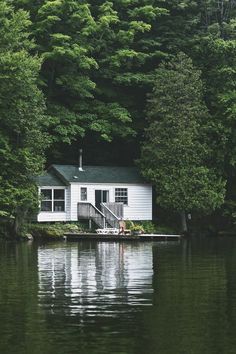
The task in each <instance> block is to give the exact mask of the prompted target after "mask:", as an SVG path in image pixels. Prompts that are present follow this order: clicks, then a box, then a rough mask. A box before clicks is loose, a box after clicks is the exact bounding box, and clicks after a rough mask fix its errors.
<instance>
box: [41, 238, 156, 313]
mask: <svg viewBox="0 0 236 354" xmlns="http://www.w3.org/2000/svg"><path fill="white" fill-rule="evenodd" d="M38 274H39V290H38V301H39V305H40V306H41V307H43V308H45V309H47V310H48V311H50V313H52V314H55V313H61V312H62V311H63V312H64V314H67V315H77V314H80V315H85V314H86V316H87V317H88V316H95V315H96V316H106V317H109V316H112V317H115V316H120V315H121V313H122V312H125V313H126V314H127V312H129V311H132V309H133V308H134V306H135V311H137V307H138V306H147V305H151V304H152V292H153V287H152V280H153V279H152V278H153V258H152V245H151V244H147V243H146V244H138V245H134V244H127V243H110V242H109V243H92V242H88V243H84V242H83V243H71V244H70V243H68V244H65V245H64V246H63V247H62V245H61V244H60V245H58V246H57V245H51V246H49V245H47V246H46V247H44V246H41V247H39V248H38Z"/></svg>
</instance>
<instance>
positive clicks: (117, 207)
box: [103, 202, 124, 219]
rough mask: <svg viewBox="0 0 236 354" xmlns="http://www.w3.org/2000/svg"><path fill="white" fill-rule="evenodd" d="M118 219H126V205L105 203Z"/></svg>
mask: <svg viewBox="0 0 236 354" xmlns="http://www.w3.org/2000/svg"><path fill="white" fill-rule="evenodd" d="M103 204H104V205H105V206H106V207H107V208H108V209H109V210H110V211H111V212H112V213H113V214H114V215H115V216H116V217H117V218H118V219H123V217H124V203H111V202H106V203H103Z"/></svg>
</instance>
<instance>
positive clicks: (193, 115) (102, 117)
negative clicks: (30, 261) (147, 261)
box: [0, 0, 236, 226]
mask: <svg viewBox="0 0 236 354" xmlns="http://www.w3.org/2000/svg"><path fill="white" fill-rule="evenodd" d="M235 86H236V0H196V1H195V0H116V1H104V0H96V1H94V0H50V1H49V0H37V1H32V0H2V1H1V3H0V166H1V170H0V217H2V218H3V217H4V218H9V219H11V220H13V223H14V224H17V223H18V222H20V220H23V219H24V217H25V216H26V215H27V213H31V212H32V210H35V208H37V205H38V201H37V196H38V194H37V188H36V186H35V184H34V181H33V179H32V176H36V175H39V174H40V173H42V171H43V169H44V168H45V166H48V165H49V164H50V163H64V164H65V163H66V164H69V163H77V161H78V151H79V149H80V148H83V150H84V160H85V164H93V165H101V164H104V165H133V164H134V163H135V164H137V165H138V166H139V168H140V170H141V173H142V174H143V175H144V176H145V177H146V178H147V179H148V180H149V181H150V182H152V183H153V185H154V186H155V187H156V193H157V203H158V205H159V206H161V207H163V208H165V210H167V211H168V213H169V212H172V211H173V212H178V213H180V214H181V215H182V220H183V223H184V222H185V220H184V219H185V215H183V213H184V214H185V213H186V212H187V213H192V215H198V216H199V217H201V218H202V217H204V216H206V215H208V216H209V215H213V214H212V213H213V212H214V213H215V214H214V215H216V217H215V219H214V220H220V219H219V216H220V217H224V218H225V219H224V220H226V221H225V222H226V223H228V224H229V225H233V223H234V214H235V212H236V202H235V201H234V200H235V187H234V181H235V173H236V169H235V168H236V166H235V165H236V90H235ZM222 220H223V219H222ZM213 224H214V221H213ZM15 226H16V225H15Z"/></svg>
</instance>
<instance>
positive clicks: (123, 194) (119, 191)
mask: <svg viewBox="0 0 236 354" xmlns="http://www.w3.org/2000/svg"><path fill="white" fill-rule="evenodd" d="M115 202H116V203H124V204H126V205H127V204H128V189H127V188H116V189H115Z"/></svg>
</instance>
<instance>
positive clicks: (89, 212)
mask: <svg viewBox="0 0 236 354" xmlns="http://www.w3.org/2000/svg"><path fill="white" fill-rule="evenodd" d="M122 218H123V203H101V210H99V209H98V208H97V207H96V206H94V205H93V204H91V203H87V202H83V203H78V219H84V220H92V221H93V222H94V223H95V224H96V225H97V226H98V227H100V228H105V227H112V228H117V229H119V221H120V220H121V219H122Z"/></svg>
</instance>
